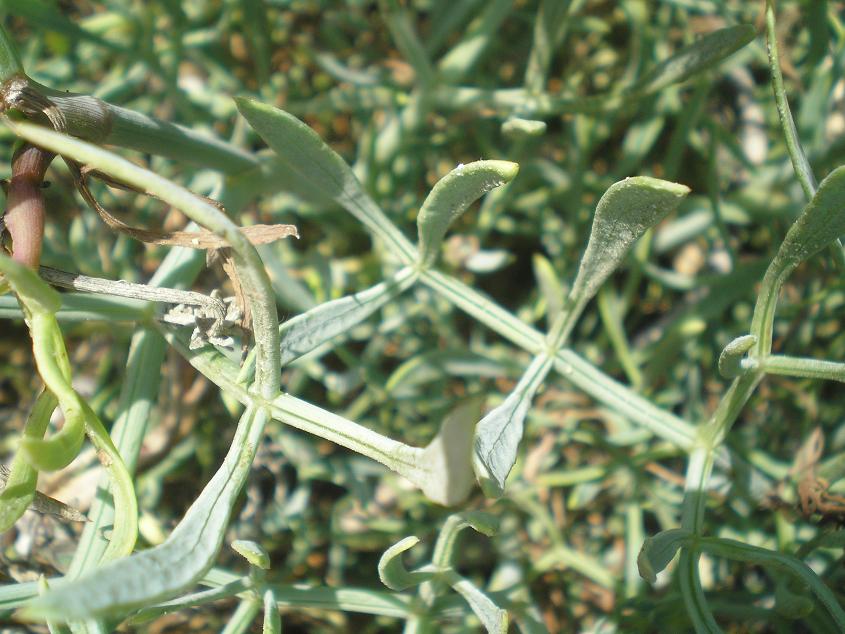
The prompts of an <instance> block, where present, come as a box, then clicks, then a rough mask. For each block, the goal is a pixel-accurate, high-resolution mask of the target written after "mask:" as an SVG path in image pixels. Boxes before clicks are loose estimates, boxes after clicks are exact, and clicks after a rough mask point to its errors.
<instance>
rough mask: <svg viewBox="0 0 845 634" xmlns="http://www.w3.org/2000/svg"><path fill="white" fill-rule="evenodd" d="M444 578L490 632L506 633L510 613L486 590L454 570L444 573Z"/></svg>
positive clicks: (493, 633) (494, 633)
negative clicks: (489, 595)
mask: <svg viewBox="0 0 845 634" xmlns="http://www.w3.org/2000/svg"><path fill="white" fill-rule="evenodd" d="M444 580H445V581H446V583H448V584H449V585H450V586H451V587H452V589H453V590H454V591H455V592H457V593H458V594H460V595H461V596H462V597H463V598H464V600H465V601H466V602H467V603H468V604H469V607H470V608H472V611H473V612H474V613H475V616H477V617H478V620H479V621H481V624H482V625H483V626H484V629H486V630H487V632H488V634H506V632H507V631H508V613H507V612H506V611H505V610H503V609H501V608H500V607H499V606H497V605H496V604H495V603H494V602H493V600H492V599H491V598H490V597H488V596H487V595H486V594H485V593H484V592H482V591H481V590H479V589H478V588H476V587H475V585H474V584H473V583H471V582H470V581H468V580H466V579H464V578H463V577H461V576H460V575H458V574H457V573H455V572H453V571H451V570H450V571H448V572H447V573H446V574H445V575H444Z"/></svg>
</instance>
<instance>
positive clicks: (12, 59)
mask: <svg viewBox="0 0 845 634" xmlns="http://www.w3.org/2000/svg"><path fill="white" fill-rule="evenodd" d="M23 72H24V71H23V64H21V58H20V55H18V48H17V47H16V46H15V44H14V42H13V41H12V38H10V37H9V34H8V33H6V29H4V28H3V25H2V24H0V82H4V81H6V80H8V79H11V78H12V77H15V76H16V75H17V76H19V75H23Z"/></svg>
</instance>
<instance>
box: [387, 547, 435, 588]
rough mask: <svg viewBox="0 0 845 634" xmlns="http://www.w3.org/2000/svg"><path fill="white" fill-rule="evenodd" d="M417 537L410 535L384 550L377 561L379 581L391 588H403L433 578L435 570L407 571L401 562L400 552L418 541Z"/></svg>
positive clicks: (408, 548)
mask: <svg viewBox="0 0 845 634" xmlns="http://www.w3.org/2000/svg"><path fill="white" fill-rule="evenodd" d="M419 541H420V540H419V538H418V537H414V536H410V537H406V538H404V539H402V540H401V541H399V542H397V543H395V544H394V545H393V546H391V547H390V548H388V549H387V550H386V551H384V554H383V555H382V556H381V559H379V562H378V576H379V579H381V582H382V583H383V584H384V585H386V586H387V587H388V588H390V589H391V590H404V589H405V588H411V587H413V586H416V585H419V584H421V583H423V582H424V581H428V580H430V579H433V578H434V577H435V576H436V575H437V571H436V570H433V569H432V570H413V571H409V570H408V569H406V568H405V564H403V563H402V554H403V553H404V552H405V551H406V550H410V549H411V548H413V547H414V546H416V545H417V544H418V543H419Z"/></svg>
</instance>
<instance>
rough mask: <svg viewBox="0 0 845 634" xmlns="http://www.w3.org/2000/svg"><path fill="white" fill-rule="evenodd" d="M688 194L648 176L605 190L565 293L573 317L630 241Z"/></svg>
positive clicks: (592, 293)
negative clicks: (571, 282) (585, 244)
mask: <svg viewBox="0 0 845 634" xmlns="http://www.w3.org/2000/svg"><path fill="white" fill-rule="evenodd" d="M689 191H690V190H689V188H688V187H686V186H684V185H679V184H677V183H670V182H669V181H664V180H660V179H657V178H651V177H650V176H635V177H633V178H626V179H625V180H622V181H619V182H617V183H614V184H613V185H611V186H610V187H609V188H608V190H607V191H606V192H605V193H604V195H602V197H601V199H600V200H599V203H598V205H597V207H596V213H595V215H594V216H593V227H592V230H591V231H590V239H589V241H588V242H587V249H586V251H585V252H584V255H583V257H582V258H581V265H580V267H579V268H578V275H577V277H576V278H575V283H574V284H573V285H572V290H571V292H570V293H569V302H570V304H571V306H573V309H572V310H573V313H574V314H575V315H576V316H577V315H578V313H580V309H583V306H584V305H585V304H586V303H587V302H588V301H589V300H590V299H591V298H592V297H593V296H594V295H595V294H596V292H597V291H598V289H599V287H600V286H601V285H602V283H604V281H605V280H606V279H607V278H608V276H609V275H610V274H611V273H612V272H613V271H614V270H615V269H616V268H617V267H618V266H619V265H620V264H621V263H622V260H623V259H624V258H625V255H626V254H627V253H628V250H629V249H630V248H631V246H632V245H633V244H634V242H636V241H637V240H638V239H639V238H640V237H641V236H642V235H643V234H644V233H645V232H646V231H647V230H648V229H650V228H651V227H653V226H654V225H656V224H657V223H658V222H660V220H661V219H663V218H664V217H665V216H666V215H667V214H669V213H671V212H672V211H674V210H675V209H676V208H677V207H678V205H679V204H680V203H681V201H682V200H683V199H684V197H685V196H686V195H687V194H688V193H689Z"/></svg>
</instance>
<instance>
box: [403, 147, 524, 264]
mask: <svg viewBox="0 0 845 634" xmlns="http://www.w3.org/2000/svg"><path fill="white" fill-rule="evenodd" d="M518 171H519V165H517V164H516V163H509V162H508V161H476V162H474V163H468V164H467V165H458V167H456V168H455V169H453V170H452V171H451V172H449V173H448V174H446V176H444V177H443V178H441V179H440V180H439V181H437V184H436V185H435V186H434V188H433V189H432V190H431V193H430V194H429V195H428V197H427V198H426V199H425V202H424V203H423V206H422V208H421V209H420V213H419V215H418V216H417V229H418V232H419V240H420V241H419V250H420V262H421V263H422V264H423V265H425V266H428V265H431V264H432V263H433V262H434V261H435V260H436V259H437V256H438V255H439V253H440V245H441V243H442V242H443V236H444V235H446V230H447V229H448V228H449V225H451V224H452V223H453V222H454V221H455V219H457V218H459V217H460V215H461V214H462V213H464V211H466V208H467V207H469V206H470V205H471V204H472V203H473V202H475V201H476V200H477V199H478V198H480V197H481V196H483V195H484V194H485V193H487V192H489V191H490V190H491V189H495V188H496V187H499V186H501V185H504V184H505V183H508V182H510V181H511V180H513V179H514V177H515V176H516V174H517V172H518Z"/></svg>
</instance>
